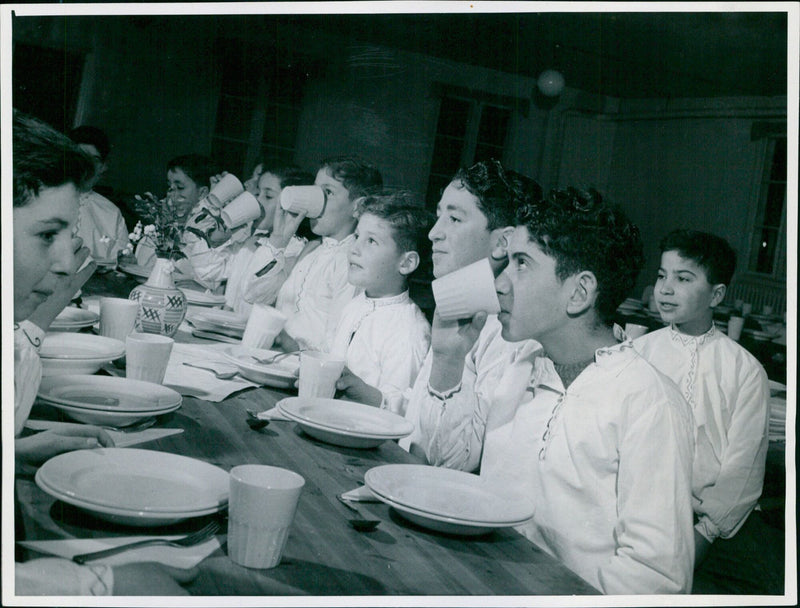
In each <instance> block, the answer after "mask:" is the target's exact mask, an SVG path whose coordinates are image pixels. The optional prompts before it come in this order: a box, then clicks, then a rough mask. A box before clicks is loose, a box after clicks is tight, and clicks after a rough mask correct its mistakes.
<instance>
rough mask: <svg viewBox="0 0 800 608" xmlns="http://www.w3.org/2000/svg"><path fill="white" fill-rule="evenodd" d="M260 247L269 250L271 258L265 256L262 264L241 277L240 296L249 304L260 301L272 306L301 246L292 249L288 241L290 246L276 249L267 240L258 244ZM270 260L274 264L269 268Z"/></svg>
mask: <svg viewBox="0 0 800 608" xmlns="http://www.w3.org/2000/svg"><path fill="white" fill-rule="evenodd" d="M260 247H264V248H266V250H268V251H270V252H271V254H272V255H271V259H270V256H267V257H265V259H264V266H263V267H262V268H259V269H256V270H255V271H254V272H253V273H251V274H249V275H248V276H246V277H245V278H244V279H243V282H244V283H245V287H244V289H243V290H242V296H243V298H244V300H245V301H246V302H248V303H250V304H254V303H256V302H260V303H262V304H268V305H270V306H272V305H274V304H275V300H276V299H277V298H278V292H279V291H280V289H281V286H282V285H283V284H284V283H285V282H286V279H287V278H288V276H289V273H290V272H291V270H292V268H293V267H294V262H296V261H297V258H298V256H299V255H300V252H301V251H302V248H300V249H299V250H298V249H296V248H295V249H293V248H292V247H291V243H290V246H289V247H287V248H286V249H278V248H276V247H273V246H272V245H271V244H270V243H269V242H265V243H264V244H263V245H260ZM272 261H274V262H275V264H274V265H273V266H272V268H269V266H268V265H269V264H270V263H271V262H272ZM261 272H263V274H261V276H259V274H260V273H261Z"/></svg>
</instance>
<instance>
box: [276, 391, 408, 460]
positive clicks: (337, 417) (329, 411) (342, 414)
mask: <svg viewBox="0 0 800 608" xmlns="http://www.w3.org/2000/svg"><path fill="white" fill-rule="evenodd" d="M278 409H279V411H281V412H282V413H283V414H284V415H285V416H286V417H287V418H290V419H291V420H294V421H295V422H297V423H298V424H299V425H300V428H302V429H303V431H305V432H306V433H307V434H309V435H311V436H312V437H314V438H316V439H319V440H320V441H324V442H326V443H332V444H334V445H341V446H345V447H351V448H372V447H376V446H378V445H380V444H381V443H383V442H384V441H387V440H391V439H400V438H402V437H407V436H408V435H410V434H411V432H412V431H413V430H414V425H413V423H411V422H410V421H408V420H406V419H405V418H403V417H402V416H398V415H397V414H394V413H392V412H388V411H386V410H382V409H380V408H377V407H372V406H370V405H364V404H362V403H355V402H353V401H343V400H339V399H322V398H309V397H289V398H287V399H283V400H281V401H279V402H278Z"/></svg>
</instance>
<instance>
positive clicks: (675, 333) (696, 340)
mask: <svg viewBox="0 0 800 608" xmlns="http://www.w3.org/2000/svg"><path fill="white" fill-rule="evenodd" d="M718 332H719V330H718V329H717V326H716V324H715V323H714V322H713V321H712V322H711V327H710V328H709V330H708V331H707V332H705V333H704V334H700V335H699V336H690V335H689V334H685V333H683V332H681V331H680V330H678V329H677V328H676V327H675V324H674V323H672V324H670V326H669V336H670V338H672V340H673V341H674V342H678V343H680V344H682V345H683V346H693V345H694V346H695V347H697V346H700V345H701V344H705V343H706V342H708V341H709V340H711V339H712V338H713V337H714V336H715V335H716V334H717V333H718Z"/></svg>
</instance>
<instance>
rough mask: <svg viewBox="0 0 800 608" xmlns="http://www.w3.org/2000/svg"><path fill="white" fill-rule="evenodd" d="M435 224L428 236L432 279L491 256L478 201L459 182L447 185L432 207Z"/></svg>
mask: <svg viewBox="0 0 800 608" xmlns="http://www.w3.org/2000/svg"><path fill="white" fill-rule="evenodd" d="M436 216H437V219H436V223H435V224H434V225H433V228H431V231H430V232H429V233H428V238H429V239H430V240H431V242H432V243H433V247H432V254H433V255H432V258H433V276H434V277H442V276H444V275H446V274H448V273H450V272H453V271H454V270H458V269H459V268H463V267H464V266H467V265H469V264H472V263H473V262H477V261H478V260H481V259H483V258H485V257H488V256H489V255H491V253H492V231H491V230H489V220H488V219H487V217H486V216H485V215H484V214H483V211H481V210H480V208H479V207H478V198H477V197H476V196H475V195H473V194H472V193H471V192H470V191H469V190H467V189H466V188H465V187H464V186H463V185H462V184H461V182H451V183H450V184H449V185H448V186H447V188H445V191H444V193H442V198H441V200H440V201H439V204H438V205H437V206H436Z"/></svg>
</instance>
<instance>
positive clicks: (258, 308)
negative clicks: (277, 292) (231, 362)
mask: <svg viewBox="0 0 800 608" xmlns="http://www.w3.org/2000/svg"><path fill="white" fill-rule="evenodd" d="M286 321H287V318H286V315H284V314H283V313H281V312H280V311H279V310H278V309H276V308H274V307H272V306H267V305H266V304H258V303H256V304H253V308H252V309H251V310H250V317H249V318H248V319H247V325H246V326H245V328H244V335H243V336H242V346H247V347H249V348H270V347H271V346H272V343H273V342H274V341H275V338H276V337H277V336H278V334H279V333H281V330H282V329H283V326H284V325H286Z"/></svg>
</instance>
